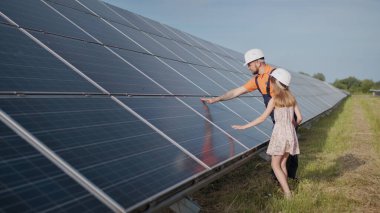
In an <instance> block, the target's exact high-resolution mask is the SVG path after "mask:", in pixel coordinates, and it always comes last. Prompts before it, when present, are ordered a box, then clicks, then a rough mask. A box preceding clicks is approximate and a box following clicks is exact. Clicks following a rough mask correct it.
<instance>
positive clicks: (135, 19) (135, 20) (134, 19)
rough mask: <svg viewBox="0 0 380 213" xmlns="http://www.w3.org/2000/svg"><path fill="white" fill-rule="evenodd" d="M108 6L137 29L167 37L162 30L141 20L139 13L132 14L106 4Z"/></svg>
mask: <svg viewBox="0 0 380 213" xmlns="http://www.w3.org/2000/svg"><path fill="white" fill-rule="evenodd" d="M107 6H108V7H110V8H111V9H113V10H114V11H115V12H116V13H117V14H119V15H121V16H122V17H124V18H125V19H126V20H128V21H129V22H130V23H132V24H133V25H134V26H137V27H138V28H139V29H141V30H143V31H144V32H148V33H152V34H155V35H158V36H163V37H168V36H167V35H165V34H163V33H162V32H160V31H158V30H156V29H155V28H153V27H152V26H150V25H149V24H148V23H146V22H145V21H143V19H141V18H140V16H139V15H137V14H134V13H132V12H130V11H127V10H123V9H121V8H118V7H115V6H113V5H110V4H107Z"/></svg>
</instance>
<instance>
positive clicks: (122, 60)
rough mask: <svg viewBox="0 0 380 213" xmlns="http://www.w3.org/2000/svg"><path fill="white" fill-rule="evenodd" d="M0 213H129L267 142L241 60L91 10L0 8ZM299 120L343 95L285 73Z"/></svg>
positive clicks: (54, 5)
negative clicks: (229, 96) (228, 95)
mask: <svg viewBox="0 0 380 213" xmlns="http://www.w3.org/2000/svg"><path fill="white" fill-rule="evenodd" d="M0 10H1V14H0V15H1V17H0V38H1V40H0V46H1V47H0V70H1V72H0V108H1V111H0V112H1V113H0V119H1V121H2V122H1V123H0V143H1V146H2V148H1V149H0V152H1V155H0V170H1V172H0V209H1V210H0V211H1V212H58V211H60V212H70V211H78V212H108V211H116V212H123V211H132V210H135V209H136V208H139V207H141V206H144V205H147V204H148V203H150V202H152V201H153V200H155V199H157V198H159V197H160V196H163V195H166V194H168V193H170V192H171V191H175V190H178V188H180V187H181V186H182V185H183V184H184V183H187V182H189V181H192V180H195V179H197V178H198V179H199V178H201V177H203V176H206V175H207V174H209V173H211V172H214V169H215V168H218V167H222V166H223V165H224V164H226V163H228V162H230V161H231V160H233V159H236V158H238V157H239V156H242V155H243V154H245V153H247V152H249V151H250V150H252V149H253V148H255V147H257V146H259V145H261V144H263V143H265V142H267V141H268V140H269V136H270V134H271V128H272V123H271V121H270V120H269V119H267V120H266V121H265V122H264V123H263V124H261V125H260V126H258V127H256V128H252V129H249V130H246V131H236V130H233V129H232V128H231V125H232V124H242V123H245V122H247V121H250V120H252V119H254V118H255V117H257V116H259V115H260V114H261V113H262V112H263V111H264V104H263V103H262V100H261V99H262V98H261V97H260V95H259V93H258V92H257V91H256V92H253V93H250V94H246V95H244V96H242V97H240V98H237V99H234V100H231V101H228V102H223V103H217V104H213V105H205V104H203V103H202V102H201V101H200V99H199V98H200V97H204V96H218V95H221V94H223V93H225V92H226V91H228V90H230V89H233V88H236V87H239V86H241V85H243V84H244V83H245V82H246V81H248V80H249V79H250V78H251V76H250V75H249V73H248V72H247V71H246V68H245V67H243V66H242V64H243V62H242V59H243V55H242V54H241V53H238V52H236V51H233V50H230V49H227V48H225V47H222V46H219V45H216V44H214V43H211V42H208V41H205V40H203V39H200V38H198V37H195V36H193V35H190V34H188V33H185V32H182V31H180V30H177V29H175V28H172V27H170V26H167V25H164V24H161V23H159V22H156V21H153V20H151V19H148V18H145V17H142V16H140V15H137V14H134V13H132V12H129V11H127V10H124V9H121V8H118V7H115V6H112V5H109V4H106V3H103V2H100V1H96V0H76V1H75V0H27V1H25V0H2V1H0ZM292 75H293V83H292V86H291V89H292V91H293V93H294V94H295V96H296V97H297V100H298V103H299V104H300V107H301V110H302V112H303V114H304V118H305V121H307V120H310V119H312V118H314V117H316V116H317V115H319V114H321V113H323V112H324V111H326V110H328V109H330V108H331V107H333V106H334V105H335V104H336V103H338V102H339V101H340V100H341V99H343V98H344V97H345V94H343V93H342V92H340V91H339V90H337V89H335V88H333V87H332V86H330V85H329V84H326V83H323V82H321V81H319V80H316V79H313V78H310V77H308V76H304V75H301V74H297V73H292Z"/></svg>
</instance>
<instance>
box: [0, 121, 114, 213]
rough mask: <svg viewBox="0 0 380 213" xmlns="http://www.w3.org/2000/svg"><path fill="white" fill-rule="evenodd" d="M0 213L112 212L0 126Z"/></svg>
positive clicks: (7, 129) (34, 150)
mask: <svg viewBox="0 0 380 213" xmlns="http://www.w3.org/2000/svg"><path fill="white" fill-rule="evenodd" d="M0 144H1V149H0V207H1V209H0V212H9V213H13V212H111V210H110V209H108V208H107V207H106V206H105V205H104V204H103V203H101V202H100V201H99V200H97V199H96V198H95V197H94V196H93V195H91V194H90V193H89V192H88V191H86V190H85V189H84V188H83V187H82V186H80V185H79V184H78V183H77V182H75V181H74V180H73V179H72V178H71V177H69V176H67V175H66V174H65V173H63V171H62V170H60V169H59V168H58V167H57V166H55V165H54V164H53V163H51V162H50V160H48V159H47V158H45V157H44V156H42V155H41V154H40V153H39V152H38V151H37V150H36V149H34V148H33V147H32V146H31V145H29V144H28V143H27V142H26V141H24V140H23V139H22V138H20V137H19V136H18V135H16V134H15V133H14V132H13V131H12V130H10V129H9V128H8V127H7V126H5V125H4V124H3V123H0Z"/></svg>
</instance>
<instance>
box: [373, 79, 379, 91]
mask: <svg viewBox="0 0 380 213" xmlns="http://www.w3.org/2000/svg"><path fill="white" fill-rule="evenodd" d="M372 89H380V81H378V82H375V83H374V84H373V86H372Z"/></svg>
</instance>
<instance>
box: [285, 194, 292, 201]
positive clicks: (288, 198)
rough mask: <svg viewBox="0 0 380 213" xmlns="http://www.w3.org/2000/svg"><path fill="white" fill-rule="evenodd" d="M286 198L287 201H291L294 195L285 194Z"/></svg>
mask: <svg viewBox="0 0 380 213" xmlns="http://www.w3.org/2000/svg"><path fill="white" fill-rule="evenodd" d="M284 197H285V199H287V200H291V199H292V197H293V195H292V193H291V192H285V193H284Z"/></svg>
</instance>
